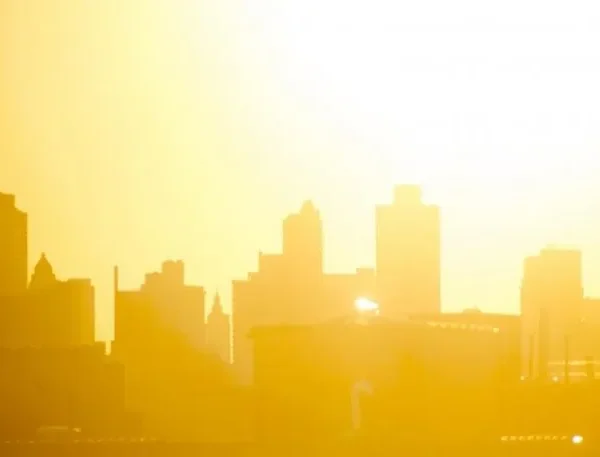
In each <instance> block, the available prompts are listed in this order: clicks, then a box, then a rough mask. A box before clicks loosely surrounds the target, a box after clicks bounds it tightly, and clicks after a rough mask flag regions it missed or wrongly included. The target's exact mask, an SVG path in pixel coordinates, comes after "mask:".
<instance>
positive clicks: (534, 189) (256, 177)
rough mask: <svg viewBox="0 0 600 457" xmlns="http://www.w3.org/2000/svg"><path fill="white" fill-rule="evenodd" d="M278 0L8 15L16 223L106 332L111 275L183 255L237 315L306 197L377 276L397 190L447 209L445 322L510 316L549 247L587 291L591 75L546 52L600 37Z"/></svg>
mask: <svg viewBox="0 0 600 457" xmlns="http://www.w3.org/2000/svg"><path fill="white" fill-rule="evenodd" d="M269 3H271V2H252V4H253V5H254V6H249V5H250V4H249V3H247V4H242V3H240V2H236V1H233V0H227V1H225V0H222V1H219V2H209V1H205V2H185V1H180V2H173V3H171V2H163V1H158V0H138V1H134V0H131V1H127V2H121V1H117V0H109V1H105V2H80V1H77V0H64V1H58V0H56V1H45V0H37V1H30V2H22V1H20V0H5V1H3V2H1V4H0V67H1V68H2V71H0V99H2V101H3V102H2V104H0V122H1V125H2V126H3V129H2V135H1V136H0V138H1V139H0V154H1V157H2V166H1V167H0V183H2V189H3V190H4V191H7V192H11V193H15V194H16V195H18V205H19V207H20V208H22V209H24V210H26V211H27V212H28V213H29V215H30V227H31V233H30V259H29V260H30V265H34V262H35V261H36V260H37V259H38V257H39V254H40V252H42V251H45V252H46V253H47V255H48V257H49V259H50V260H51V261H52V263H53V265H54V267H55V269H56V271H57V274H59V275H60V276H63V277H70V276H90V277H92V278H93V281H94V283H95V285H96V286H97V290H98V297H97V302H98V304H99V309H100V314H99V316H98V320H97V322H98V324H97V325H98V328H97V330H98V334H99V336H100V337H102V338H109V337H110V336H111V333H112V330H111V329H112V315H111V313H112V311H111V305H112V296H111V281H112V269H111V268H112V266H113V265H114V264H115V263H117V264H119V265H120V266H121V272H122V273H121V276H122V283H123V286H124V287H137V286H138V285H139V284H140V283H141V282H142V277H143V274H144V273H145V272H147V271H151V270H154V269H156V268H157V266H158V265H159V263H160V262H161V261H162V260H163V259H166V258H183V259H184V260H185V261H186V265H187V269H188V273H189V276H190V278H189V282H191V283H200V284H203V285H205V286H206V287H207V288H208V290H209V291H214V290H215V289H217V288H218V289H219V291H220V292H221V293H222V295H223V298H224V303H225V306H226V307H229V304H230V280H231V279H232V278H236V277H243V276H244V275H245V273H246V272H247V271H251V270H254V269H255V266H256V265H255V264H256V251H257V250H258V249H263V250H264V251H276V250H278V246H277V244H278V243H279V230H280V226H279V223H278V221H279V220H280V219H281V217H283V215H285V214H287V213H289V212H290V211H292V210H293V209H295V208H296V207H297V206H298V205H299V203H300V202H301V201H302V200H304V199H305V198H306V197H312V198H314V200H315V201H316V203H317V205H318V206H319V208H320V209H321V211H322V214H323V216H324V223H325V227H326V240H325V242H326V246H327V251H326V260H325V266H326V269H327V270H329V271H351V270H353V269H354V267H355V266H360V265H372V264H373V263H374V260H373V259H374V252H373V251H374V247H373V245H372V243H368V242H364V240H371V239H373V232H374V217H373V207H374V205H375V204H376V203H378V202H385V201H387V199H388V193H389V189H390V188H391V187H392V185H393V184H394V183H396V182H414V181H417V182H420V183H421V184H423V185H424V188H425V189H426V191H427V195H426V197H427V200H429V201H434V202H436V203H438V204H439V205H440V206H441V207H442V209H443V213H442V217H443V256H442V261H443V278H444V284H443V286H442V290H443V304H444V308H445V309H447V310H457V309H462V308H465V307H472V306H478V307H481V308H482V309H484V310H489V311H501V312H516V311H517V309H518V281H519V278H520V275H521V273H522V271H521V270H522V264H521V262H522V259H523V257H524V256H525V255H527V254H530V253H534V252H537V250H538V248H539V247H540V246H541V245H544V244H545V243H546V242H549V241H550V242H551V241H558V242H561V243H567V244H577V245H578V246H579V247H580V248H582V250H583V251H584V252H585V254H586V255H585V258H584V262H585V265H584V271H585V272H586V274H587V275H589V276H588V277H586V292H588V293H590V294H591V295H597V294H598V293H600V279H598V278H600V276H599V275H598V272H599V271H600V248H599V246H598V243H597V242H596V241H594V238H596V239H597V233H598V230H597V224H598V216H597V213H598V211H597V208H596V207H595V204H594V203H593V202H594V201H597V200H598V196H599V195H598V190H597V188H596V187H595V186H594V185H593V184H594V183H595V179H596V178H595V170H596V168H597V167H595V165H594V164H595V163H596V162H597V159H595V158H594V157H595V156H596V155H597V151H596V149H597V143H598V141H597V134H596V132H595V130H594V128H592V127H591V126H592V125H597V122H593V120H598V119H597V113H594V112H592V111H590V108H589V106H594V105H596V106H597V103H594V100H596V101H597V99H598V97H599V94H598V90H597V88H596V87H597V85H596V83H595V81H597V78H596V77H595V76H594V75H596V76H597V73H595V71H596V70H594V69H592V71H589V70H590V69H589V67H585V66H584V63H583V61H582V60H580V59H579V57H578V56H579V54H577V55H572V56H571V55H569V56H567V57H566V56H565V55H564V53H562V51H561V49H564V47H561V46H560V43H562V44H563V45H564V46H570V47H569V49H579V50H581V55H583V54H585V53H587V55H588V57H589V55H591V54H593V53H597V52H598V51H597V49H596V50H594V49H592V48H591V47H590V46H591V45H590V43H594V42H596V41H597V40H594V39H593V36H595V35H594V33H595V32H593V31H591V30H590V29H589V28H586V26H585V24H583V25H582V24H579V27H576V25H577V24H575V25H574V23H573V21H572V17H571V16H570V15H569V14H567V13H565V12H562V13H560V14H558V13H557V12H553V10H551V9H548V11H546V12H545V13H544V15H537V13H536V14H533V13H532V12H531V11H529V10H525V12H523V10H520V13H519V14H513V15H511V13H510V11H508V10H511V8H512V7H511V6H510V5H509V6H507V8H508V10H507V12H506V13H505V16H501V17H500V18H499V19H498V20H497V21H496V22H495V23H494V24H493V25H490V24H487V23H486V22H485V20H482V19H481V18H480V19H478V20H476V19H474V17H476V16H477V11H478V10H477V9H475V12H474V13H473V17H470V16H469V17H467V18H466V19H465V18H464V17H463V18H461V17H459V10H460V8H459V7H458V6H457V7H456V11H450V10H448V11H447V10H446V9H445V8H441V9H437V8H429V9H430V10H433V11H436V10H439V11H440V13H439V16H437V15H436V14H435V13H430V14H431V16H428V15H426V14H425V13H424V11H422V10H421V9H419V8H420V7H415V8H416V9H414V10H411V11H406V10H404V9H402V7H400V6H397V7H395V8H397V10H392V8H393V7H392V6H389V7H387V8H389V11H385V8H383V7H382V8H383V9H380V10H377V11H379V12H378V13H376V12H374V11H375V10H376V9H373V10H372V11H370V12H368V13H367V12H365V11H364V10H360V9H359V8H358V7H355V6H348V8H347V9H346V10H344V11H340V10H339V9H335V8H333V7H329V6H322V7H320V8H321V9H320V10H319V11H320V14H319V15H316V14H314V12H315V11H316V10H315V8H316V6H311V3H310V2H289V5H292V6H289V7H288V6H280V7H274V6H271V7H267V6H266V5H267V4H269ZM286 4H288V2H286ZM463 6H464V5H463ZM423 9H425V7H423ZM511 11H512V10H511ZM536 11H537V10H536ZM530 13H531V14H530ZM378 14H379V15H378ZM499 14H500V13H499ZM294 17H296V18H298V17H300V18H303V20H302V21H298V20H296V21H295V20H294V19H293V18H294ZM482 17H483V16H482ZM386 18H387V19H386ZM399 18H404V19H403V20H405V21H407V22H409V21H410V20H413V21H415V23H417V24H420V26H419V27H421V30H419V28H417V27H414V26H413V27H394V24H395V23H396V22H398V21H400V22H401V19H399ZM394 21H395V22H394ZM444 21H445V22H444ZM519 21H521V22H519ZM527 21H530V22H529V23H527ZM544 21H546V22H547V23H548V24H550V23H552V21H562V22H559V23H562V25H563V27H562V29H561V30H566V32H564V33H562V34H553V32H552V30H553V29H552V28H551V27H547V23H546V22H544ZM563 22H564V23H563ZM301 24H304V25H301ZM351 24H360V28H361V30H363V32H364V33H362V34H356V33H354V30H355V28H354V27H352V26H351ZM401 25H402V24H401ZM303 27H304V28H303ZM308 28H310V30H312V34H307V33H305V31H306V30H307V29H308ZM332 30H336V31H337V32H336V34H334V33H333V32H332ZM423 30H425V31H427V33H430V35H429V37H425V36H424V35H423V33H424V32H423ZM536 34H537V35H536ZM592 35H593V36H592ZM344 43H345V44H344ZM416 43H420V44H416ZM435 43H438V44H439V43H442V44H439V45H435ZM573 53H575V51H573ZM594 55H595V54H594ZM391 56H393V57H391ZM532 56H536V57H535V58H533V57H532ZM589 60H590V59H589V58H587V61H589ZM565 62H566V64H565ZM539 68H542V69H543V75H544V76H543V78H542V79H540V78H539V71H538V69H539ZM557 87H558V88H560V87H570V88H571V89H570V90H571V91H572V92H571V95H570V96H569V97H567V96H566V95H565V96H562V95H560V94H559V93H560V91H556V90H555V89H556V88H557ZM490 88H493V90H491V89H490ZM581 100H587V102H586V103H585V104H582V102H581ZM548 113H550V114H548ZM531 119H535V121H530V120H531ZM582 119H587V121H586V122H581V120H582Z"/></svg>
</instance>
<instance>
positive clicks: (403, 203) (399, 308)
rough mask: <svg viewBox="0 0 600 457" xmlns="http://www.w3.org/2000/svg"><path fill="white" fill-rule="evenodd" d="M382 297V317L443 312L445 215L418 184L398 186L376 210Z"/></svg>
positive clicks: (377, 262)
mask: <svg viewBox="0 0 600 457" xmlns="http://www.w3.org/2000/svg"><path fill="white" fill-rule="evenodd" d="M376 226H377V229H376V237H377V239H376V272H377V299H378V301H379V303H380V305H381V313H382V315H383V316H387V317H390V318H398V317H400V316H401V315H404V314H407V313H408V314H410V313H439V312H440V311H441V264H440V261H441V260H440V258H441V257H440V248H441V235H440V215H439V208H438V207H437V206H432V205H426V204H425V203H423V201H422V197H421V189H420V188H419V187H418V186H410V185H401V186H397V187H396V189H395V193H394V201H393V203H392V204H391V205H379V206H378V207H377V209H376Z"/></svg>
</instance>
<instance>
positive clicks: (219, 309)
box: [212, 291, 223, 314]
mask: <svg viewBox="0 0 600 457" xmlns="http://www.w3.org/2000/svg"><path fill="white" fill-rule="evenodd" d="M212 312H213V313H218V314H223V306H222V305H221V296H220V295H219V291H217V293H216V294H215V299H214V300H213V308H212Z"/></svg>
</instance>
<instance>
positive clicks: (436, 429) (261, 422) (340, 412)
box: [251, 315, 519, 443]
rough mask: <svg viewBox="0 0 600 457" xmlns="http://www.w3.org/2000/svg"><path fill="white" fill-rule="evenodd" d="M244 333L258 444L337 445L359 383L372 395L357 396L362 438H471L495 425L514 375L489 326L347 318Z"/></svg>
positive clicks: (497, 335) (349, 421)
mask: <svg viewBox="0 0 600 457" xmlns="http://www.w3.org/2000/svg"><path fill="white" fill-rule="evenodd" d="M251 336H252V339H253V340H254V342H255V346H254V351H255V357H254V363H255V389H256V392H257V395H258V397H259V398H260V403H259V410H258V417H257V427H258V438H259V439H260V440H264V441H284V442H285V441H292V442H293V441H295V442H298V443H303V442H311V441H317V442H322V441H323V440H331V439H336V438H343V437H344V436H346V435H347V434H348V432H352V426H353V424H352V422H353V421H352V417H353V413H352V410H353V401H354V400H353V398H352V395H351V393H352V386H354V385H356V384H357V383H359V382H361V383H366V384H367V385H368V386H369V387H370V389H372V392H373V393H374V395H372V396H368V395H366V396H363V397H361V398H360V399H359V401H360V409H361V410H362V411H361V415H362V419H363V420H362V428H361V430H360V432H361V433H365V434H368V435H370V436H374V437H379V438H380V439H388V440H389V439H390V437H394V439H398V438H399V437H402V436H404V437H405V438H408V439H413V440H415V441H416V442H419V441H428V440H430V439H431V437H432V436H435V437H436V439H441V438H445V439H449V440H456V439H473V438H475V437H477V438H479V437H480V436H481V435H482V434H484V433H486V432H489V429H490V428H491V426H490V424H491V423H492V422H493V421H494V420H495V419H496V412H497V411H498V409H499V407H500V404H501V402H502V395H501V393H502V388H503V387H505V386H506V385H508V383H507V382H506V380H507V377H508V376H510V373H518V370H519V366H518V360H517V361H516V363H517V365H516V369H515V367H514V366H512V365H513V364H514V363H515V360H514V359H511V358H510V357H507V347H506V345H505V340H504V338H503V337H502V331H501V330H500V329H498V328H495V327H491V326H489V325H477V324H472V325H469V326H467V325H449V323H448V322H440V321H414V320H413V321H411V320H405V321H402V322H400V321H393V320H390V319H386V318H382V317H379V316H367V317H366V318H364V319H357V316H356V315H350V316H347V317H343V318H340V319H336V320H334V321H330V322H325V323H321V324H318V325H310V326H306V325H304V326H303V325H296V326H294V325H287V326H286V325H274V326H263V327H256V328H255V329H253V331H252V334H251ZM513 382H514V383H516V384H518V383H519V378H518V375H517V376H516V379H514V380H513ZM354 432H356V430H355V431H354Z"/></svg>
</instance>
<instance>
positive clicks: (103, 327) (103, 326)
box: [0, 184, 596, 341]
mask: <svg viewBox="0 0 600 457" xmlns="http://www.w3.org/2000/svg"><path fill="white" fill-rule="evenodd" d="M399 188H405V189H408V190H407V192H409V194H407V195H406V197H408V198H409V200H410V198H411V197H410V192H412V190H411V189H416V190H417V192H418V196H416V198H417V199H419V200H421V199H422V192H423V189H422V188H421V187H420V186H418V185H412V184H409V185H407V184H400V185H396V187H395V188H394V189H399ZM395 192H396V190H395ZM0 195H1V196H2V197H3V198H4V200H3V201H4V203H6V204H11V205H14V207H15V209H16V210H17V214H24V215H25V224H27V222H28V220H29V218H30V214H29V213H27V211H25V210H23V208H21V207H19V205H18V196H16V195H13V194H10V193H2V192H0ZM406 197H405V198H406ZM397 198H398V197H397V196H395V195H393V194H392V197H391V198H388V202H379V203H378V204H376V205H374V207H373V208H374V211H373V215H374V217H373V225H374V226H376V225H377V223H378V218H380V216H379V213H380V212H381V211H382V209H383V208H387V207H390V208H393V205H392V206H389V203H390V202H391V203H394V201H395V199H397ZM400 198H402V197H400ZM413 198H414V197H413ZM307 202H309V204H310V205H313V203H312V201H308V200H305V203H304V204H303V205H304V206H306V204H307ZM423 204H424V205H425V207H434V208H436V211H440V210H441V214H442V216H441V217H440V215H439V214H438V215H437V216H436V217H437V218H439V219H440V231H441V232H440V233H441V234H442V237H441V239H442V240H443V232H444V229H443V228H444V223H443V221H444V218H443V208H439V206H437V205H430V204H429V202H426V201H424V202H423ZM304 206H303V207H302V208H304ZM315 210H316V211H318V212H319V214H321V212H320V210H319V208H318V207H316V208H315ZM295 214H296V213H294V212H289V213H288V214H287V215H286V216H284V217H282V218H281V220H280V222H281V223H282V224H283V231H281V230H280V234H279V237H280V239H281V241H280V244H281V248H280V249H279V250H277V249H275V251H276V252H283V250H284V249H285V243H286V241H285V226H286V224H287V223H288V221H289V220H291V218H292V217H293V216H294V215H295ZM19 217H21V216H19ZM319 218H320V219H321V221H322V217H321V216H320V215H319ZM321 223H322V222H321ZM418 225H419V224H417V226H418ZM280 229H281V227H280ZM30 230H31V229H30V228H29V229H28V231H30ZM323 232H325V230H324V228H323ZM374 232H375V233H374V235H375V237H374V239H373V240H372V244H373V245H374V246H375V245H376V244H377V234H376V232H377V229H375V230H374ZM393 235H394V234H393V233H392V237H393ZM320 236H323V235H320ZM325 240H326V237H324V236H323V238H322V239H319V241H318V243H320V244H321V245H322V247H323V250H322V252H321V253H320V256H321V258H325V256H324V253H325V252H326V241H325ZM547 249H550V250H552V249H558V250H559V251H563V250H564V251H575V252H577V253H579V255H580V262H581V259H582V258H584V257H585V256H584V253H583V252H582V251H581V250H580V249H578V248H577V247H576V246H572V245H560V244H553V243H547V244H545V245H541V246H539V247H538V249H537V251H534V252H529V253H527V254H526V255H524V256H523V257H522V259H521V265H520V268H519V273H520V277H519V282H518V284H517V289H516V293H517V294H518V297H519V298H517V303H516V307H517V309H516V310H508V311H507V310H504V309H500V310H496V309H489V307H486V306H485V304H473V305H471V306H469V305H466V306H463V307H458V308H454V309H453V308H452V307H448V306H444V286H443V284H444V282H445V281H444V271H443V270H442V271H441V274H440V282H441V284H442V286H441V295H440V304H441V309H442V311H445V312H448V311H450V312H456V311H459V312H460V311H464V310H468V309H479V310H481V311H484V312H498V313H501V314H515V315H519V314H520V313H521V309H520V308H521V306H522V303H521V298H520V293H521V292H520V288H521V286H522V280H523V274H524V273H525V269H524V268H523V262H524V261H526V260H527V259H528V258H530V257H531V256H532V255H535V254H536V253H537V252H540V251H542V252H543V251H544V250H547ZM373 250H374V251H376V249H373ZM27 252H28V256H29V257H31V256H32V255H33V256H36V253H32V252H31V249H30V248H29V247H28V248H27ZM257 252H258V254H259V257H260V255H262V253H263V252H264V251H263V250H258V251H257ZM441 252H442V253H443V241H442V251H441ZM39 255H40V254H37V256H38V257H36V259H37V260H36V261H35V262H34V263H33V264H29V266H28V274H27V281H28V282H29V281H30V279H31V275H32V274H33V272H34V267H35V266H36V265H37V264H39ZM41 257H42V260H45V259H46V254H45V251H43V252H41ZM442 258H443V254H442ZM172 262H173V259H163V260H161V261H160V262H159V264H162V265H164V264H165V263H167V264H168V263H172ZM177 262H183V260H181V259H179V260H177ZM442 264H443V261H442V262H441V263H440V266H441V265H442ZM257 266H258V264H257ZM186 267H187V264H186ZM376 267H377V265H376V262H373V264H372V265H359V266H356V267H355V268H354V272H357V271H360V270H365V269H366V270H369V269H373V271H375V270H376ZM319 269H321V270H322V271H323V273H325V274H333V275H335V274H348V273H350V274H352V273H353V272H352V270H351V271H350V272H348V271H334V272H332V271H328V270H327V269H326V268H325V266H324V265H320V266H319ZM186 270H187V268H186ZM254 270H256V268H254V269H250V270H249V271H248V272H246V274H248V273H249V272H251V271H254ZM142 274H143V277H145V278H146V280H147V279H148V277H149V276H152V275H155V274H157V273H151V271H147V272H143V273H142ZM182 274H183V275H184V276H183V280H184V281H185V282H186V284H187V283H190V281H189V279H188V275H186V274H185V273H182ZM581 275H582V278H585V267H583V268H582V272H581ZM59 276H60V274H59ZM121 276H123V274H122V273H121V272H119V280H118V281H119V286H120V287H124V290H128V289H134V288H136V287H138V286H139V284H142V287H143V283H144V280H141V281H140V282H139V283H137V284H131V283H129V284H126V285H125V286H123V282H122V280H121ZM74 277H83V275H77V274H75V275H74ZM241 277H243V275H241V276H240V277H238V278H231V280H230V284H233V283H235V282H236V281H239V280H240V278H241ZM91 281H92V284H93V285H94V289H95V295H96V297H97V295H98V294H97V287H96V286H95V282H94V278H91ZM113 285H114V279H113ZM585 285H586V283H585V280H584V281H583V296H584V298H586V299H588V300H589V301H590V303H591V302H592V301H594V302H595V300H596V299H595V296H594V295H593V294H592V293H590V292H589V290H587V289H586V287H585ZM200 287H201V288H202V289H203V290H206V291H207V292H208V293H209V294H213V295H218V296H219V302H220V303H221V297H222V296H229V300H228V302H227V303H226V305H225V306H223V309H224V310H225V311H226V312H228V313H229V314H231V312H232V304H231V303H232V295H231V294H230V293H229V292H230V290H229V289H231V288H232V287H233V286H232V285H230V287H229V288H225V290H224V291H223V290H222V289H221V290H219V289H216V288H215V289H214V290H212V291H211V290H210V289H208V288H207V287H206V286H205V285H204V284H202V283H200ZM223 292H225V293H223ZM97 303H98V299H97V298H96V309H95V320H96V336H97V338H98V340H100V341H111V340H112V339H113V338H114V327H113V326H114V320H108V321H107V320H106V314H109V315H112V314H113V313H114V304H115V301H114V297H113V299H112V300H111V302H110V303H109V308H110V309H109V310H107V309H106V308H104V307H103V306H102V305H100V307H99V306H97ZM207 303H208V301H207ZM221 306H222V305H221ZM210 309H211V308H210V307H209V306H207V307H206V308H205V310H204V314H205V318H207V317H208V315H209V312H210ZM434 309H435V308H434ZM107 311H108V313H107ZM98 323H100V325H98Z"/></svg>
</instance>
